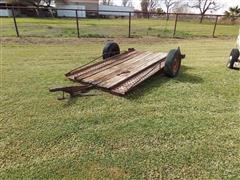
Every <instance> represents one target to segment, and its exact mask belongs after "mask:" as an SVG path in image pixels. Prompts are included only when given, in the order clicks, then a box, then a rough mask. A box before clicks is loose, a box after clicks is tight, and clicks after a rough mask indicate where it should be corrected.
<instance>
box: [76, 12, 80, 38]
mask: <svg viewBox="0 0 240 180" xmlns="http://www.w3.org/2000/svg"><path fill="white" fill-rule="evenodd" d="M78 21H79V18H78V10H76V23H77V34H78V38H80V32H79V22H78Z"/></svg>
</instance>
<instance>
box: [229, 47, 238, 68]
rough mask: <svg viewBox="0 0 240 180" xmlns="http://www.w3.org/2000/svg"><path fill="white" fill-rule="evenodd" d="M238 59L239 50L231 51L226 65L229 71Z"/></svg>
mask: <svg viewBox="0 0 240 180" xmlns="http://www.w3.org/2000/svg"><path fill="white" fill-rule="evenodd" d="M238 57H239V50H238V49H232V51H231V53H230V56H229V60H228V63H227V67H228V68H230V69H233V68H234V67H233V65H234V63H235V62H237V61H238Z"/></svg>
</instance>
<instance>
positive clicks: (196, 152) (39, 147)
mask: <svg viewBox="0 0 240 180" xmlns="http://www.w3.org/2000/svg"><path fill="white" fill-rule="evenodd" d="M115 40H116V41H117V42H119V43H120V46H121V48H122V49H126V48H128V47H134V48H136V49H137V50H151V51H169V50H170V49H172V48H175V47H177V46H181V48H182V51H183V53H186V55H187V57H186V59H185V60H183V62H182V69H181V72H180V74H179V76H178V77H177V78H175V79H170V78H167V77H165V76H162V75H156V76H154V77H152V78H150V79H149V80H147V81H145V82H144V83H143V84H141V85H140V86H139V87H137V88H136V89H135V90H134V91H132V92H131V93H130V94H128V95H127V96H126V97H118V96H114V95H111V94H108V93H106V92H102V91H100V90H93V91H91V92H90V94H92V95H93V96H87V97H79V98H74V99H69V100H65V101H58V100H57V94H52V93H49V92H48V89H49V88H50V87H54V86H57V85H70V84H72V83H71V82H70V81H69V80H67V79H65V78H64V73H66V72H68V71H69V70H71V69H73V68H76V67H78V66H80V65H83V64H84V63H86V62H88V61H90V60H92V59H93V58H94V57H96V56H99V54H101V51H102V48H103V45H104V42H105V41H106V39H24V38H23V39H14V38H8V39H6V38H5V39H1V41H2V47H1V48H2V50H1V53H2V54H1V121H0V123H1V125H0V127H1V131H0V138H1V140H0V141H1V143H0V149H1V151H0V167H1V170H0V177H1V179H12V178H14V179H15V178H22V179H29V178H34V179H35V178H36V179H46V178H50V179H52V178H54V179H60V178H66V179H72V178H75V179H106V178H108V179H160V178H162V179H239V178H240V176H239V175H240V133H239V132H240V126H239V124H240V117H239V107H240V104H239V99H240V96H239V95H240V89H239V77H240V76H239V71H234V70H229V69H227V68H226V66H225V64H226V59H227V58H228V55H229V52H230V50H231V48H232V47H233V46H234V42H235V40H234V39H233V38H231V39H207V38H205V39H190V40H184V39H183V40H177V39H166V38H165V39H160V38H156V39H155V38H144V39H115ZM59 95H61V94H59Z"/></svg>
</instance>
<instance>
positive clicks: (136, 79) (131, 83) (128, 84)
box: [111, 61, 165, 95]
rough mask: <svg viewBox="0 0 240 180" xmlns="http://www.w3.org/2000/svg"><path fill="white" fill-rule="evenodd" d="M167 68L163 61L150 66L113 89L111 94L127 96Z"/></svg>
mask: <svg viewBox="0 0 240 180" xmlns="http://www.w3.org/2000/svg"><path fill="white" fill-rule="evenodd" d="M164 66H165V61H162V62H160V63H157V64H155V65H153V66H150V67H149V68H147V69H146V70H144V71H143V72H141V73H139V74H138V75H136V76H133V77H132V78H130V79H129V80H127V81H125V82H123V83H122V84H119V85H118V86H116V87H114V88H113V89H111V92H113V93H117V94H120V95H124V94H126V93H127V92H128V91H129V90H131V89H132V88H134V87H135V86H137V85H138V84H140V83H141V82H143V81H144V80H146V79H148V78H149V77H151V76H153V75H154V74H156V73H157V72H158V71H159V70H161V69H163V68H164Z"/></svg>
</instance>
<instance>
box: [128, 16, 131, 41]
mask: <svg viewBox="0 0 240 180" xmlns="http://www.w3.org/2000/svg"><path fill="white" fill-rule="evenodd" d="M131 23H132V13H131V12H129V19H128V38H131Z"/></svg>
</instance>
